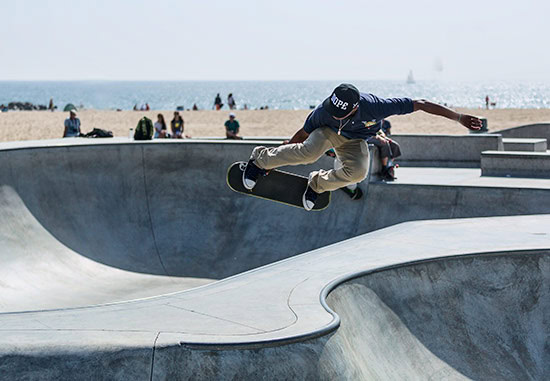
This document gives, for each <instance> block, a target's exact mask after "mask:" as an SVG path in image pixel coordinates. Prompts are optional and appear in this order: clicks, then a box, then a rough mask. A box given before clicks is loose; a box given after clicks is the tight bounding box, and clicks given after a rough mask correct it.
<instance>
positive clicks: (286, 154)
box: [251, 127, 369, 193]
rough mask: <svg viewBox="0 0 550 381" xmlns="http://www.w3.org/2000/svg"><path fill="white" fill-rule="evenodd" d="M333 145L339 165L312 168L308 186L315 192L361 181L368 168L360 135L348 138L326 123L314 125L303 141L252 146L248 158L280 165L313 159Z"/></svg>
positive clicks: (265, 164) (270, 165) (262, 164)
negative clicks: (317, 169) (320, 125)
mask: <svg viewBox="0 0 550 381" xmlns="http://www.w3.org/2000/svg"><path fill="white" fill-rule="evenodd" d="M330 148H334V150H335V151H336V155H337V156H338V159H340V161H341V162H342V167H341V168H338V169H331V170H328V171H326V170H324V169H321V170H319V171H314V172H311V173H310V174H309V186H310V187H311V188H312V189H313V190H314V191H315V192H317V193H323V192H325V191H332V190H335V189H339V188H342V187H344V186H346V185H348V184H353V183H358V182H361V181H363V179H364V178H365V177H366V176H367V173H368V171H369V149H368V145H367V143H366V142H365V141H364V140H363V139H348V138H345V137H343V136H341V135H338V134H337V133H336V132H334V131H333V130H331V129H330V128H328V127H321V128H317V129H315V130H314V131H313V132H312V133H311V134H310V135H309V136H308V138H307V139H306V140H305V141H304V142H303V143H295V144H286V145H282V146H279V147H275V148H266V147H256V148H255V149H254V151H252V155H251V159H254V162H255V164H256V165H257V166H258V167H260V168H263V169H267V170H269V169H273V168H277V167H282V166H284V165H298V164H310V163H314V162H316V161H317V160H318V159H319V158H320V157H321V156H323V154H324V153H325V152H326V151H328V150H329V149H330Z"/></svg>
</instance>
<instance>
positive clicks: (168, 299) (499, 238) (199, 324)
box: [0, 215, 550, 348]
mask: <svg viewBox="0 0 550 381" xmlns="http://www.w3.org/2000/svg"><path fill="white" fill-rule="evenodd" d="M545 226H550V216H549V215H536V216H521V217H489V218H477V219H455V220H431V221H417V222H407V223H403V224H399V225H396V226H394V227H390V228H386V229H382V230H379V231H376V232H373V233H368V234H365V235H362V236H359V237H356V238H352V239H349V240H346V241H343V242H340V243H336V244H333V245H329V246H327V247H323V248H321V249H317V250H314V251H311V252H308V253H305V254H302V255H299V256H296V257H292V258H289V259H286V260H283V261H279V262H276V263H274V264H270V265H267V266H264V267H261V268H258V269H254V270H251V271H248V272H245V273H243V274H240V275H236V276H233V277H230V278H227V279H225V280H221V281H218V282H215V283H212V284H209V285H205V286H203V287H200V288H197V289H192V290H187V291H184V292H179V293H173V294H170V295H164V296H158V297H153V298H148V299H146V300H137V301H133V302H126V303H117V304H114V305H104V306H95V307H87V308H73V309H67V310H57V311H38V312H31V313H25V314H17V313H11V314H9V315H0V324H1V326H2V328H1V330H2V331H3V332H10V331H11V332H19V334H20V335H21V336H22V337H23V336H24V332H26V331H34V332H36V331H37V330H40V331H41V332H43V333H44V334H45V335H52V334H53V336H52V337H54V336H55V333H56V332H63V331H74V332H92V331H112V332H154V333H160V334H161V337H162V338H163V340H164V336H163V335H165V334H166V335H170V336H171V337H172V338H173V343H174V345H186V346H193V347H197V348H198V347H201V346H202V347H212V348H223V347H225V346H235V345H237V346H251V345H252V346H254V345H260V346H264V345H280V344H284V343H289V342H295V341H302V340H307V339H311V338H313V337H317V336H320V335H324V334H327V333H329V332H330V331H332V330H333V329H335V328H336V327H337V324H338V321H337V318H336V317H335V314H334V312H332V311H330V310H329V309H327V308H326V303H325V302H324V297H325V296H326V295H327V294H328V293H329V292H330V290H331V289H332V288H334V287H335V286H336V285H337V284H339V283H341V282H342V281H344V280H345V279H348V278H349V277H355V276H358V274H363V273H366V272H369V271H376V270H380V269H384V268H388V267H389V266H404V265H408V264H411V263H416V262H418V261H426V260H433V259H435V258H449V257H454V256H461V255H473V254H479V253H490V252H499V253H502V252H515V251H530V250H546V249H549V248H550V233H548V232H547V231H546V230H547V228H544V227H545ZM462 237H467V240H465V239H463V238H462ZM283 279H284V280H285V281H284V282H282V281H281V280H283ZM266 300H269V303H265V301H266ZM166 339H167V340H168V336H166ZM1 340H2V339H0V342H1Z"/></svg>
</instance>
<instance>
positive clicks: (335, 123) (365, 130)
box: [304, 93, 414, 139]
mask: <svg viewBox="0 0 550 381" xmlns="http://www.w3.org/2000/svg"><path fill="white" fill-rule="evenodd" d="M360 94H361V99H360V100H359V109H358V110H357V112H356V113H355V114H353V115H352V116H351V117H350V118H346V119H344V120H342V121H340V120H336V119H334V118H333V117H332V116H331V115H330V114H329V113H328V112H327V111H326V110H325V109H324V108H323V104H320V105H319V106H317V108H316V109H315V110H313V111H312V112H311V114H309V116H308V117H307V119H306V121H305V123H304V130H305V132H307V133H308V134H311V133H312V132H313V130H315V129H316V128H319V127H330V128H331V129H333V130H334V131H336V132H338V130H339V129H340V128H342V127H343V128H342V130H341V135H342V136H345V137H346V138H348V139H368V138H369V137H371V136H373V135H376V133H377V132H378V130H380V123H378V122H379V121H381V120H382V119H384V118H387V117H388V116H391V115H402V114H409V113H411V112H413V111H414V107H413V101H412V99H410V98H388V99H383V98H378V97H377V96H376V95H374V94H368V93H360Z"/></svg>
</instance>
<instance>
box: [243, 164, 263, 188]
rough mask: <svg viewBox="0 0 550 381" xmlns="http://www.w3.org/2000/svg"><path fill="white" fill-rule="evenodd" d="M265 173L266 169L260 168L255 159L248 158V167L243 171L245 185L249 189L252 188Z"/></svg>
mask: <svg viewBox="0 0 550 381" xmlns="http://www.w3.org/2000/svg"><path fill="white" fill-rule="evenodd" d="M265 175H266V170H265V169H261V168H259V167H258V166H257V165H256V164H254V160H252V159H250V160H248V164H246V168H245V169H244V171H243V186H244V187H245V188H246V189H248V190H252V189H253V188H254V186H255V185H256V182H257V181H258V178H259V177H260V176H265Z"/></svg>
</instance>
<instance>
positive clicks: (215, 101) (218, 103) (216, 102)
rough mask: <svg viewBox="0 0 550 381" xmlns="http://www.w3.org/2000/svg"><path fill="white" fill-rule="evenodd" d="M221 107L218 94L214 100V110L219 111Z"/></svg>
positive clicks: (220, 99)
mask: <svg viewBox="0 0 550 381" xmlns="http://www.w3.org/2000/svg"><path fill="white" fill-rule="evenodd" d="M222 107H223V103H222V98H221V97H220V93H218V94H217V95H216V98H215V99H214V108H215V109H216V110H219V109H221V108H222Z"/></svg>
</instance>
